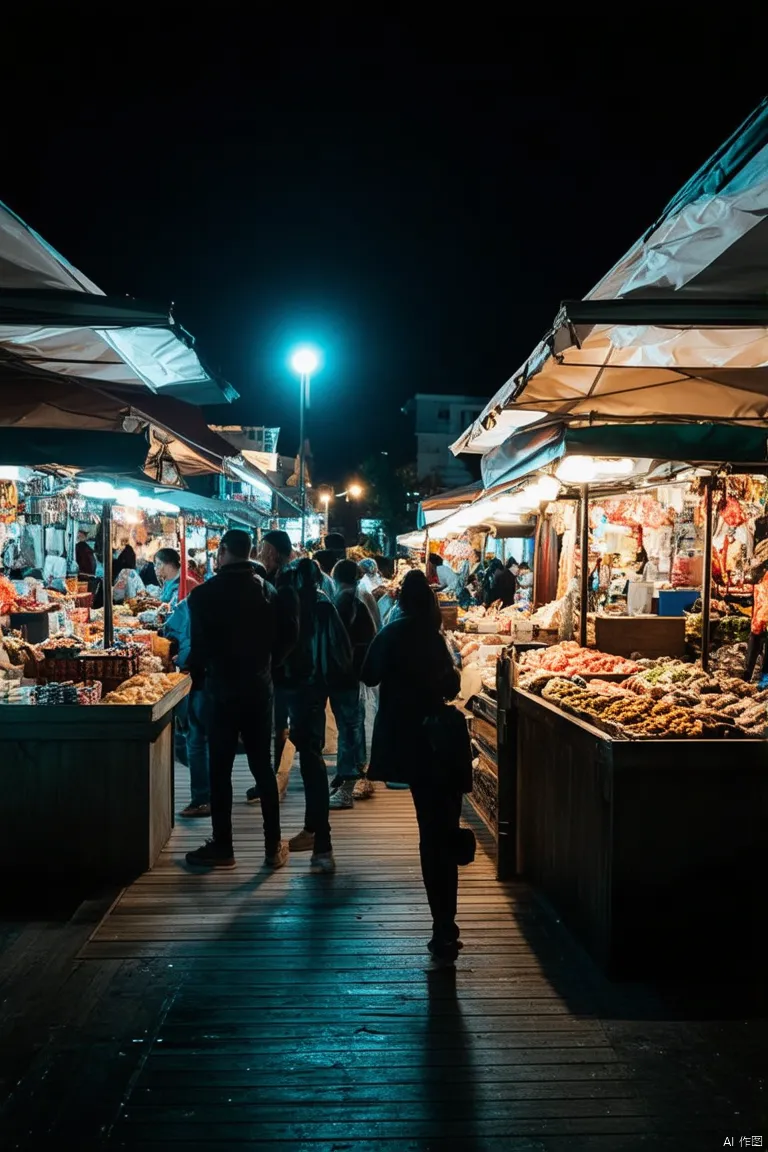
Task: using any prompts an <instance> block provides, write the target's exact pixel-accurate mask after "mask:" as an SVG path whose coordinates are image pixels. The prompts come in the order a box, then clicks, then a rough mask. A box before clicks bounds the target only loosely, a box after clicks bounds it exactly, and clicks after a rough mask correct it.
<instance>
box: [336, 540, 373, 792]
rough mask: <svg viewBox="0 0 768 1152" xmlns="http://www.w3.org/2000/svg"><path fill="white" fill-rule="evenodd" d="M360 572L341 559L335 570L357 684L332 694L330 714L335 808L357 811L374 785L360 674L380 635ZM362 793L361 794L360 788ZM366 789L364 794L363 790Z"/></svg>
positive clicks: (338, 594) (338, 602) (338, 601)
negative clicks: (367, 773) (334, 738)
mask: <svg viewBox="0 0 768 1152" xmlns="http://www.w3.org/2000/svg"><path fill="white" fill-rule="evenodd" d="M359 580H360V570H359V568H358V566H357V564H356V563H355V561H354V560H339V562H338V563H337V564H336V565H335V566H334V569H333V583H334V586H335V594H334V603H335V605H336V608H337V609H338V613H339V616H340V617H341V621H342V623H343V625H344V627H345V628H346V630H347V635H348V636H349V641H350V644H351V645H352V665H353V671H354V683H352V682H350V684H349V686H348V687H338V688H336V689H335V690H334V691H332V692H331V695H330V700H331V711H332V712H333V715H334V719H335V720H336V728H337V730H338V734H339V740H338V753H337V757H336V778H335V779H334V781H333V783H332V785H331V801H330V806H331V808H332V809H334V810H336V809H338V810H343V809H350V808H354V806H355V799H367V798H368V796H369V795H370V791H371V790H372V789H373V785H372V784H371V783H370V782H369V781H368V780H366V779H365V777H364V776H363V773H362V769H363V767H364V766H365V727H364V725H365V707H364V705H362V704H361V694H360V671H361V669H362V667H363V661H364V660H365V656H366V653H367V651H368V648H369V646H370V643H371V641H372V640H373V638H374V636H375V635H376V632H377V627H376V621H375V620H374V618H373V616H372V614H371V611H370V609H369V607H368V605H367V604H366V602H365V600H363V598H362V597H361V596H360V590H359V587H358V585H359ZM358 787H360V789H361V791H360V792H359V793H358V792H357V789H358ZM362 789H364V791H362Z"/></svg>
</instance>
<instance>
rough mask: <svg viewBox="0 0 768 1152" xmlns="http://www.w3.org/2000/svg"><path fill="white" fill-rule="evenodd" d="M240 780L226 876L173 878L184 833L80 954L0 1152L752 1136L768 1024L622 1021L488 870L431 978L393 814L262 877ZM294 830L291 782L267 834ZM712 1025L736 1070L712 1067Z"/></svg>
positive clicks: (370, 818) (380, 814)
mask: <svg viewBox="0 0 768 1152" xmlns="http://www.w3.org/2000/svg"><path fill="white" fill-rule="evenodd" d="M185 775H186V773H185V772H184V770H180V773H179V789H178V796H177V807H181V806H182V804H183V803H184V801H185V798H186V792H187V790H186V785H185ZM249 781H250V777H249V776H248V774H247V770H246V769H245V768H244V766H243V765H242V764H241V763H240V762H238V766H237V769H236V782H235V795H236V804H235V816H236V820H235V848H236V854H237V861H238V867H237V869H236V870H235V871H233V872H225V873H213V874H209V875H192V874H191V873H190V872H188V871H187V870H186V868H185V866H184V864H183V856H184V853H185V852H186V851H187V850H188V849H189V848H191V847H196V846H197V845H198V844H199V843H201V842H202V837H203V836H204V834H205V832H206V825H207V821H206V822H200V821H197V822H186V823H185V822H180V823H179V824H178V825H177V827H176V830H175V832H174V834H173V837H172V839H171V841H170V843H169V844H168V846H167V849H166V851H165V852H164V854H163V857H162V860H161V861H160V863H159V865H158V866H157V867H156V868H155V869H154V870H153V871H152V872H151V873H148V874H147V875H145V876H143V877H141V879H139V880H138V881H137V882H136V883H135V884H133V885H132V886H131V887H130V888H129V889H127V890H126V891H125V892H124V893H123V894H122V895H121V897H120V899H119V900H118V901H117V903H116V904H115V905H114V907H113V908H112V910H111V912H110V914H109V915H108V916H107V917H106V918H105V919H104V920H103V921H102V922H101V923H100V925H99V926H98V928H97V929H96V931H95V932H94V934H93V935H92V937H91V938H90V940H89V941H88V942H87V943H86V944H85V946H84V947H83V948H82V950H81V952H80V954H79V958H78V959H77V960H76V961H75V963H74V964H73V965H72V967H71V972H70V974H69V975H68V978H67V980H66V982H65V984H64V990H63V994H62V995H61V996H60V997H59V998H58V999H57V1002H56V1006H55V1007H52V1008H51V1009H50V1013H49V1018H47V1019H46V1021H45V1024H46V1028H47V1038H46V1039H45V1042H44V1043H43V1042H42V1041H41V1044H40V1051H39V1055H38V1057H37V1060H36V1061H35V1062H33V1063H32V1064H31V1065H30V1070H29V1073H28V1075H27V1077H26V1078H25V1079H24V1081H23V1082H21V1083H20V1084H19V1085H18V1086H17V1088H16V1090H15V1093H14V1095H13V1098H12V1100H11V1103H10V1105H9V1106H7V1107H6V1109H5V1112H4V1113H0V1134H2V1132H3V1130H4V1131H5V1134H6V1138H5V1139H4V1140H0V1144H2V1146H3V1147H7V1148H14V1147H15V1148H24V1147H29V1148H37V1147H41V1146H44V1145H46V1144H47V1143H48V1142H50V1146H57V1147H65V1146H67V1147H72V1148H76V1149H89V1148H98V1147H108V1148H137V1149H143V1150H145V1152H150V1150H152V1152H155V1150H157V1152H160V1150H161V1149H163V1150H165V1149H169V1148H180V1149H182V1148H183V1149H189V1150H190V1152H197V1150H200V1152H202V1150H203V1149H206V1150H207V1152H210V1150H216V1149H224V1148H229V1147H231V1146H232V1145H233V1144H239V1145H241V1146H246V1147H250V1148H254V1149H259V1150H264V1149H280V1150H283V1152H287V1150H289V1149H307V1150H310V1149H311V1150H312V1152H347V1150H355V1149H361V1150H367V1152H390V1150H391V1152H401V1150H402V1152H409V1150H414V1152H415V1150H426V1149H456V1150H467V1152H485V1150H488V1152H490V1150H494V1152H495V1150H498V1152H502V1150H504V1152H509V1150H511V1152H523V1150H525V1152H603V1150H604V1152H624V1150H627V1152H629V1150H634V1149H646V1148H648V1149H655V1150H660V1149H670V1150H671V1149H675V1152H679V1149H687V1148H709V1147H711V1148H715V1147H722V1146H723V1139H724V1137H725V1136H726V1135H736V1136H737V1143H736V1146H737V1147H738V1137H739V1136H740V1135H743V1134H746V1133H748V1134H750V1135H752V1134H753V1132H760V1131H761V1129H760V1127H759V1121H760V1119H761V1117H760V1116H759V1115H757V1114H752V1115H749V1116H748V1115H747V1114H746V1113H743V1112H742V1114H741V1115H739V1112H741V1105H740V1101H739V1099H738V1093H740V1092H741V1093H744V1092H745V1080H747V1081H749V1077H750V1075H751V1072H750V1069H751V1068H752V1064H751V1063H750V1060H751V1059H752V1057H754V1065H755V1072H754V1075H755V1078H756V1081H757V1079H759V1077H760V1076H761V1075H764V1070H765V1069H764V1067H763V1070H762V1072H760V1070H759V1067H758V1065H760V1062H761V1060H762V1063H763V1065H764V1059H763V1057H762V1053H763V1052H764V1048H763V1047H762V1045H764V1042H765V1029H764V1028H762V1030H761V1031H760V1032H759V1033H756V1032H755V1028H756V1027H757V1026H756V1025H754V1026H747V1025H744V1023H743V1022H742V1021H740V1022H738V1023H736V1022H734V1023H732V1024H729V1023H728V1022H722V1021H718V1022H717V1023H714V1022H707V1024H706V1029H709V1031H706V1030H705V1031H703V1032H702V1031H701V1028H700V1027H699V1026H696V1025H693V1024H686V1023H682V1022H680V1020H677V1019H676V1020H665V1019H663V1018H662V1017H660V1016H658V1015H657V1014H656V1012H655V1008H654V1009H653V1010H650V1009H649V1005H648V1003H646V1002H645V1001H643V1000H642V998H640V1000H638V998H637V996H635V997H634V999H633V1000H632V1004H633V1005H634V1008H633V1011H634V1015H635V1018H634V1019H631V1018H629V1016H630V1013H629V1012H627V1010H626V1005H625V1003H624V1002H623V1001H622V1003H621V1005H620V1006H619V1007H618V1008H617V1003H616V999H615V998H616V996H617V995H618V993H617V992H616V991H615V990H610V989H608V988H606V986H604V985H603V984H602V982H601V981H600V979H599V978H598V977H597V976H596V975H595V973H594V972H593V970H592V969H591V966H590V965H589V964H588V963H587V962H585V961H584V960H583V958H582V957H581V955H580V953H579V952H578V951H577V950H576V949H575V948H574V947H573V946H572V945H571V944H570V942H569V940H568V938H567V937H566V935H565V934H564V933H563V932H562V930H561V929H560V926H559V925H558V924H557V923H556V921H555V920H554V918H552V917H551V916H550V914H549V913H548V912H547V911H545V910H543V909H542V908H541V907H540V906H539V905H538V903H537V902H536V901H535V900H534V898H533V896H532V894H531V893H530V891H529V890H528V889H527V888H526V887H525V886H524V885H520V884H499V883H497V882H496V880H495V879H494V871H493V866H492V862H491V860H490V858H489V856H488V855H487V853H486V852H485V851H484V850H481V851H480V853H479V855H478V859H477V861H476V863H475V864H474V865H472V866H471V867H469V868H467V869H463V870H462V873H461V894H460V915H459V920H460V924H461V927H462V936H463V940H464V944H465V950H464V952H463V953H462V956H461V958H460V960H459V963H458V965H457V968H456V971H455V972H453V971H452V970H447V971H446V970H443V971H437V972H433V971H431V970H430V965H429V963H428V957H427V954H426V951H425V944H426V940H427V938H428V936H429V929H430V924H429V918H428V913H427V908H426V903H425V898H424V894H423V890H422V885H421V879H420V874H419V866H418V851H417V839H416V828H415V820H414V817H413V810H412V804H411V799H410V794H409V793H408V792H402V791H388V790H386V789H384V788H383V787H381V786H379V788H378V792H377V795H376V797H375V798H374V799H372V800H371V801H368V802H364V803H359V804H358V805H357V806H356V808H355V810H354V811H352V812H341V813H336V814H334V816H333V835H334V846H335V852H336V857H337V861H338V871H337V873H336V874H335V875H334V876H330V877H324V876H319V877H318V876H313V875H310V873H309V871H308V863H309V858H308V856H306V855H296V856H294V857H292V859H291V861H290V863H289V865H288V866H287V867H286V868H285V869H283V870H282V871H279V872H277V873H269V872H267V871H265V870H264V869H263V868H262V867H261V864H262V837H261V830H260V811H259V809H258V808H256V809H254V808H249V807H247V806H246V805H245V804H243V803H242V799H243V797H244V793H245V789H246V787H247V786H248V783H249ZM302 810H303V793H302V789H301V781H300V778H299V775H298V771H294V772H293V773H292V776H291V780H290V785H289V787H288V791H287V795H286V798H285V802H284V805H283V814H284V815H283V827H284V833H285V834H292V833H293V832H294V831H296V830H298V828H299V827H300V826H301V822H302V819H301V818H302ZM621 995H622V996H623V995H624V993H621ZM611 997H613V998H614V999H613V1002H611ZM626 1003H627V1004H628V1003H629V1001H627V1002H626ZM638 1005H641V1007H642V1010H641V1011H635V1009H637V1008H638ZM745 1027H747V1028H748V1029H749V1028H751V1030H749V1031H748V1032H744V1028H745ZM715 1028H717V1029H718V1030H719V1031H718V1032H717V1033H715V1032H713V1031H712V1029H715ZM724 1028H725V1029H726V1030H727V1029H728V1028H731V1029H733V1030H735V1029H737V1028H738V1029H740V1031H738V1033H737V1032H736V1031H732V1033H731V1039H732V1040H733V1042H734V1043H735V1041H736V1039H737V1038H738V1042H739V1044H740V1045H741V1048H740V1050H739V1051H740V1054H741V1055H742V1056H743V1055H744V1052H746V1056H744V1060H742V1062H741V1063H740V1064H739V1065H738V1067H737V1068H733V1069H732V1068H731V1064H729V1062H728V1058H727V1053H726V1052H725V1051H724V1054H723V1059H722V1060H721V1061H720V1063H719V1064H718V1062H717V1060H714V1059H713V1056H712V1052H711V1051H710V1048H709V1043H710V1041H713V1040H714V1042H717V1038H718V1037H719V1042H720V1044H721V1045H722V1046H724V1048H725V1046H727V1044H728V1038H727V1035H725V1034H724V1033H723V1029H724ZM758 1041H759V1042H758ZM750 1044H753V1045H754V1046H755V1048H754V1053H752V1050H751V1049H750V1047H749V1045H750ZM742 1049H743V1052H742ZM729 1070H730V1071H729ZM730 1075H732V1076H733V1083H731V1081H730V1079H729V1076H730ZM708 1077H709V1079H707V1078H708ZM717 1077H719V1079H718V1078H717ZM747 1088H748V1089H749V1092H750V1093H751V1092H752V1090H753V1089H754V1092H755V1094H756V1095H757V1090H758V1085H757V1083H756V1082H755V1083H754V1084H752V1083H751V1081H750V1082H749V1083H748V1084H747ZM750 1099H751V1096H750ZM742 1125H744V1127H742ZM764 1127H766V1126H765V1125H764ZM763 1134H764V1136H765V1139H766V1144H768V1131H764V1133H763Z"/></svg>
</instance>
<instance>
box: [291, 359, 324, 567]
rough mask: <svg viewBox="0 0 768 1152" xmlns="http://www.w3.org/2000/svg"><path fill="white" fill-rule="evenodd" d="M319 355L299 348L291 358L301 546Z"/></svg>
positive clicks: (305, 512) (304, 531)
mask: <svg viewBox="0 0 768 1152" xmlns="http://www.w3.org/2000/svg"><path fill="white" fill-rule="evenodd" d="M317 364H318V359H317V353H316V352H314V351H313V350H312V349H311V348H297V349H296V351H295V352H294V354H293V356H291V367H292V368H293V370H294V372H295V373H296V375H297V376H298V377H299V386H300V393H299V395H300V406H299V507H300V508H301V546H302V548H303V547H304V542H305V540H306V535H307V497H306V484H305V472H306V452H305V450H304V413H305V411H306V409H307V408H308V406H309V381H310V377H311V376H312V373H313V372H314V371H315V369H316V368H317Z"/></svg>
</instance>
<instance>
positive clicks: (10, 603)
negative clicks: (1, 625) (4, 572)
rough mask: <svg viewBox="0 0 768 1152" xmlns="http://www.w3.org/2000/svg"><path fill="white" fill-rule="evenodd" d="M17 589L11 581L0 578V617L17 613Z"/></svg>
mask: <svg viewBox="0 0 768 1152" xmlns="http://www.w3.org/2000/svg"><path fill="white" fill-rule="evenodd" d="M17 600H18V597H17V596H16V589H15V588H14V586H13V584H11V582H10V580H6V578H5V576H0V616H7V615H8V613H9V612H15V611H16V602H17Z"/></svg>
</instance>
